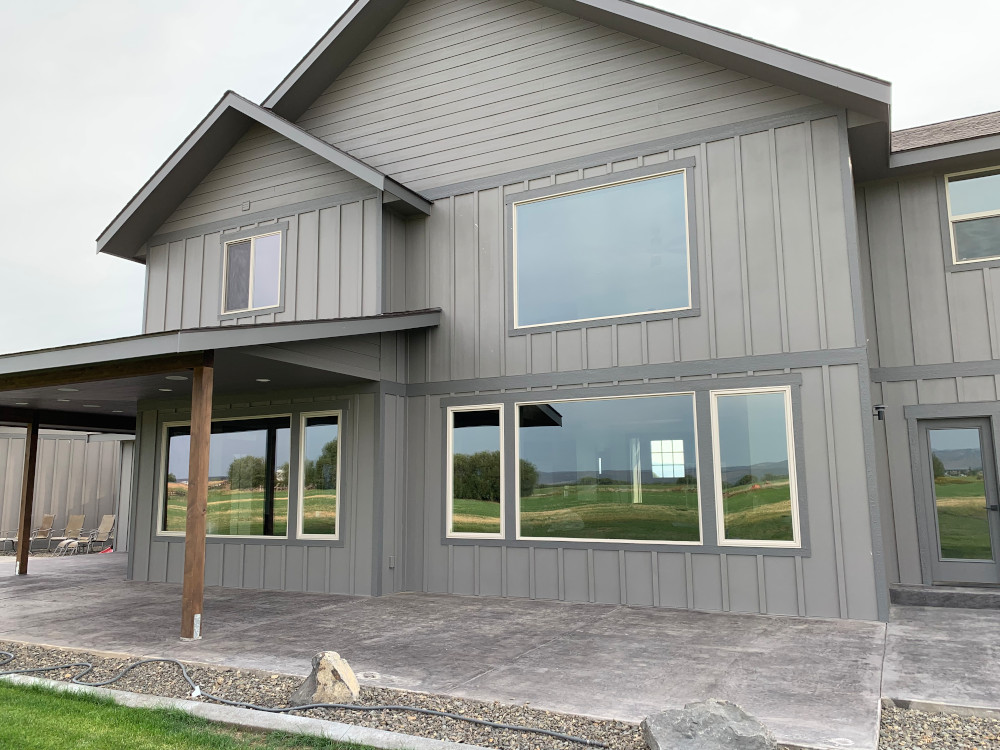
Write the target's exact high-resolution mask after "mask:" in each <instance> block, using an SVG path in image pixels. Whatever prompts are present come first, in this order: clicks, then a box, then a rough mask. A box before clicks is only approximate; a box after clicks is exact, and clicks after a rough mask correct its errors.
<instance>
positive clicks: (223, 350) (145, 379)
mask: <svg viewBox="0 0 1000 750" xmlns="http://www.w3.org/2000/svg"><path fill="white" fill-rule="evenodd" d="M439 319H440V310H419V311H415V312H412V313H396V314H388V315H377V316H370V317H367V318H354V319H340V320H325V321H310V322H303V323H292V324H281V323H279V324H262V325H256V326H239V327H233V328H230V327H226V328H215V329H197V330H188V331H175V332H171V333H167V334H152V335H148V336H134V337H131V338H127V339H118V340H114V341H105V342H96V343H91V344H84V345H81V346H70V347H60V348H57V349H46V350H42V351H37V352H26V353H23V354H11V355H5V356H0V424H14V425H17V424H26V423H27V422H29V421H30V417H31V414H32V413H33V412H41V413H42V415H41V416H42V418H41V426H42V427H46V428H49V427H54V428H58V427H65V428H69V429H95V430H114V431H121V430H131V429H134V424H135V416H136V413H137V408H138V404H139V402H140V401H144V400H147V399H154V398H156V399H167V400H175V401H179V402H187V403H190V400H191V370H192V368H193V367H195V366H196V365H197V364H200V363H201V362H202V361H204V358H205V357H206V356H209V355H210V356H212V357H213V358H214V368H215V375H214V380H215V386H214V390H215V395H216V396H217V397H229V396H236V395H239V396H246V397H248V398H250V399H252V398H253V397H254V396H255V395H259V394H263V393H273V392H276V391H277V392H280V391H290V390H300V389H316V388H331V387H338V386H341V385H345V384H349V383H364V382H372V381H376V380H378V378H379V373H378V369H377V368H378V364H377V363H378V359H377V358H374V359H372V358H370V359H371V360H372V362H373V363H374V365H373V367H374V369H371V366H369V367H360V366H356V365H353V364H350V363H346V362H345V363H338V362H335V361H331V360H330V359H328V358H324V357H320V356H314V355H310V354H309V353H304V352H303V351H301V346H302V345H303V344H304V343H307V342H321V341H324V340H330V339H341V340H343V339H346V338H349V337H357V336H364V335H367V334H374V333H384V332H393V331H404V330H409V329H413V328H425V327H429V326H435V325H437V324H438V321H439Z"/></svg>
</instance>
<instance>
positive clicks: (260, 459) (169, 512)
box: [163, 425, 290, 536]
mask: <svg viewBox="0 0 1000 750" xmlns="http://www.w3.org/2000/svg"><path fill="white" fill-rule="evenodd" d="M214 429H215V425H213V430H214ZM173 433H175V434H171V435H170V438H169V441H168V454H167V477H166V507H165V513H164V515H165V518H164V526H163V530H164V531H177V532H183V531H184V530H185V528H186V526H187V494H188V485H187V479H188V458H189V452H190V443H191V439H190V437H189V435H188V434H186V433H187V428H175V429H174V430H173ZM176 433H181V434H176ZM275 433H276V440H275V460H276V462H280V463H278V464H277V467H276V470H275V476H274V487H273V497H274V506H273V515H272V519H273V521H272V523H273V530H272V533H273V535H274V536H285V534H286V531H287V529H288V468H287V467H288V453H289V450H290V441H289V433H290V431H289V429H288V428H287V427H285V428H279V429H277V430H275ZM266 458H267V430H266V429H260V430H246V431H241V432H225V433H222V434H216V433H213V434H212V438H211V443H210V445H209V480H208V506H207V515H206V518H205V532H206V533H207V534H212V535H220V536H261V535H263V534H264V531H265V513H266V510H267V492H266V491H265V485H266V466H267V461H266Z"/></svg>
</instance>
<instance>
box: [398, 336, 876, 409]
mask: <svg viewBox="0 0 1000 750" xmlns="http://www.w3.org/2000/svg"><path fill="white" fill-rule="evenodd" d="M867 356H868V352H867V350H866V349H865V348H864V347H852V348H850V349H823V350H817V351H807V352H783V353H779V354H756V355H752V356H749V357H724V358H722V359H707V360H698V361H691V362H669V363H665V364H655V365H633V366H628V367H623V366H618V367H607V368H602V369H598V370H576V371H566V372H546V373H535V374H531V375H507V376H501V377H496V378H471V379H468V380H446V381H441V382H431V383H411V384H410V385H408V386H407V387H406V395H407V396H438V395H445V394H451V393H478V392H480V391H504V390H513V389H525V388H556V387H561V386H574V385H586V384H589V383H608V384H613V385H615V386H617V385H618V383H619V382H620V381H623V380H644V379H646V378H650V379H652V378H683V377H692V376H705V377H710V376H712V375H721V374H729V373H748V372H753V371H756V370H786V369H797V368H805V367H822V366H823V365H857V364H861V363H863V362H864V361H865V358H866V357H867ZM727 380H728V378H727ZM734 380H735V378H734ZM691 382H695V381H677V384H678V385H684V386H688V385H689V384H690V383H691ZM649 385H651V386H654V387H659V388H664V387H667V386H669V385H670V383H649ZM562 392H563V391H562V390H561V389H560V393H562ZM567 392H568V391H567ZM493 398H496V396H493Z"/></svg>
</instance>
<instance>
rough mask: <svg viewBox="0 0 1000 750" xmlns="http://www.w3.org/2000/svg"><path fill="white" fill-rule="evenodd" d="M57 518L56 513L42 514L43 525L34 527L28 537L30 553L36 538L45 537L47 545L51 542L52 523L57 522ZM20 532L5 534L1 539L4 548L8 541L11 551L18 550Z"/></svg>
mask: <svg viewBox="0 0 1000 750" xmlns="http://www.w3.org/2000/svg"><path fill="white" fill-rule="evenodd" d="M55 520H56V516H55V514H54V513H46V514H45V515H43V516H42V525H41V526H39V527H38V528H36V529H32V530H31V536H29V537H28V554H31V545H32V544H33V543H34V541H35V540H36V539H44V540H45V542H46V547H48V545H49V544H50V542H49V539H50V538H51V537H52V524H53V523H55ZM18 533H19V532H17V531H14V532H7V533H5V534H4V538H3V539H2V540H0V542H2V544H3V549H7V542H10V547H11V551H16V550H17V544H18Z"/></svg>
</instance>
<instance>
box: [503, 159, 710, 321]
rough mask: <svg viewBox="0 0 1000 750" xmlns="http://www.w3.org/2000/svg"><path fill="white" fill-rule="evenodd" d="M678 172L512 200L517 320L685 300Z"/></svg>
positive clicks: (663, 306) (662, 306)
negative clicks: (548, 196)
mask: <svg viewBox="0 0 1000 750" xmlns="http://www.w3.org/2000/svg"><path fill="white" fill-rule="evenodd" d="M684 201H685V196H684V175H683V173H677V174H671V175H666V176H664V177H657V178H654V179H649V180H641V181H638V182H631V183H626V184H623V185H616V186H614V187H609V188H602V189H598V190H589V191H585V192H582V193H575V194H572V195H565V196H561V197H558V198H551V199H548V200H542V201H537V202H534V203H526V204H523V205H520V206H517V208H516V211H517V293H518V311H517V313H518V318H517V323H518V325H522V326H523V325H536V324H540V323H552V322H558V321H564V320H577V319H582V318H598V317H605V316H609V315H627V314H630V313H639V312H648V311H651V310H667V309H673V308H680V307H687V306H689V305H690V299H689V293H688V266H687V217H686V215H685V203H684Z"/></svg>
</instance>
